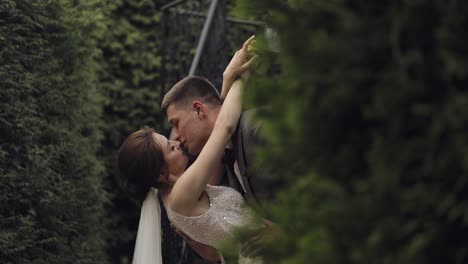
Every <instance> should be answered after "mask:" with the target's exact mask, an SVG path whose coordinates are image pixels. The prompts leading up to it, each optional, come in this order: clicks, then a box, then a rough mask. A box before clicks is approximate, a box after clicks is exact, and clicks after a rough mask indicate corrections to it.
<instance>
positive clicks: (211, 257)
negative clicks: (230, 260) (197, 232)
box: [171, 223, 221, 263]
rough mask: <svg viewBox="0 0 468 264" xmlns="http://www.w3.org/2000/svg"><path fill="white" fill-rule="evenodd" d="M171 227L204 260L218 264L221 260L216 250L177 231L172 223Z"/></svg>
mask: <svg viewBox="0 0 468 264" xmlns="http://www.w3.org/2000/svg"><path fill="white" fill-rule="evenodd" d="M171 227H172V229H174V231H175V232H176V233H177V234H178V235H179V236H181V237H182V239H183V240H184V241H185V243H187V245H189V247H190V248H192V249H193V251H195V252H197V254H198V255H199V256H200V257H201V258H203V259H204V260H207V261H209V262H214V263H216V262H218V261H219V260H220V259H221V258H220V256H219V253H218V250H217V249H216V248H214V247H211V246H208V245H205V244H202V243H200V242H197V241H195V240H193V239H192V238H190V237H189V236H188V235H187V234H185V233H184V232H182V231H180V230H179V229H177V227H175V226H174V225H173V224H172V223H171Z"/></svg>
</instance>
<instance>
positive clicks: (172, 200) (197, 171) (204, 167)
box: [168, 37, 253, 214]
mask: <svg viewBox="0 0 468 264" xmlns="http://www.w3.org/2000/svg"><path fill="white" fill-rule="evenodd" d="M252 40H253V37H252V38H250V39H248V40H247V41H246V42H245V43H244V46H243V47H242V49H240V50H239V51H238V52H236V55H234V57H233V59H232V60H231V62H230V63H229V65H228V66H227V68H226V70H225V72H224V75H226V74H236V77H237V76H239V75H242V74H246V73H247V71H248V69H249V66H250V65H251V63H252V60H253V58H252V59H250V60H248V61H246V59H247V51H248V46H249V44H250V43H251V42H252ZM243 94H244V80H242V79H241V78H238V79H236V80H235V81H234V82H233V83H232V85H231V87H230V89H229V91H228V92H227V95H226V98H225V100H224V103H223V105H222V107H221V110H220V111H219V114H218V117H217V119H216V122H215V125H214V127H213V131H212V132H211V135H210V137H209V139H208V141H207V142H206V144H205V146H204V147H203V149H202V151H201V152H200V155H199V156H198V158H197V160H196V161H195V162H194V163H193V164H192V166H190V168H188V169H187V170H186V171H185V172H184V173H183V174H182V175H181V176H180V178H179V179H178V180H177V182H176V183H175V184H174V186H173V188H172V191H171V193H170V195H169V197H168V205H169V206H170V207H171V209H172V210H174V211H176V212H179V213H183V214H185V213H187V212H190V210H192V208H194V206H195V205H196V203H197V202H198V200H199V198H200V195H201V194H202V192H203V191H204V190H205V188H206V184H207V183H208V181H209V180H210V177H211V173H210V172H211V171H213V170H215V168H216V166H217V165H218V164H219V163H220V162H221V159H222V157H223V155H224V150H225V147H226V144H227V143H228V141H229V140H230V138H231V136H232V134H233V133H234V131H235V129H236V126H237V122H238V120H239V117H240V115H241V111H242V96H243Z"/></svg>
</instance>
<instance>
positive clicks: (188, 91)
mask: <svg viewBox="0 0 468 264" xmlns="http://www.w3.org/2000/svg"><path fill="white" fill-rule="evenodd" d="M195 99H196V100H200V101H201V102H203V103H206V104H211V105H221V104H222V101H221V97H220V95H219V92H218V90H216V88H215V87H214V85H213V84H212V83H211V82H210V81H208V80H207V79H206V78H203V77H200V76H189V77H185V78H184V79H182V80H180V81H179V82H177V83H176V84H175V85H174V86H172V88H171V89H170V90H169V91H168V92H167V93H166V94H165V95H164V98H163V101H162V103H161V109H162V110H163V111H164V113H165V112H166V111H167V108H168V107H169V105H171V104H173V103H175V104H176V106H177V107H189V106H190V104H191V103H192V101H193V100H195Z"/></svg>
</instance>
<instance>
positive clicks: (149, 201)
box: [133, 188, 162, 264]
mask: <svg viewBox="0 0 468 264" xmlns="http://www.w3.org/2000/svg"><path fill="white" fill-rule="evenodd" d="M133 264H162V256H161V207H160V206H159V200H158V190H156V189H155V188H150V190H149V191H148V193H147V194H146V198H145V201H144V202H143V206H142V207H141V213H140V223H139V224H138V234H137V239H136V243H135V251H134V253H133Z"/></svg>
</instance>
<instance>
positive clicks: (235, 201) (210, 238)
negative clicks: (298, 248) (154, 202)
mask: <svg viewBox="0 0 468 264" xmlns="http://www.w3.org/2000/svg"><path fill="white" fill-rule="evenodd" d="M205 191H206V193H207V195H208V198H209V200H210V208H209V209H208V210H207V211H206V212H205V213H204V214H202V215H199V216H184V215H181V214H179V213H177V212H174V211H173V210H171V209H170V208H168V209H167V213H168V216H169V219H170V220H171V222H172V223H173V224H175V226H176V227H177V228H179V229H180V230H182V231H183V232H184V233H185V234H187V235H188V236H189V237H191V238H192V239H193V240H195V241H197V242H200V243H202V244H205V245H210V246H212V247H215V248H218V247H219V242H221V241H223V240H224V239H227V238H228V237H229V236H231V235H232V233H231V232H232V231H233V229H234V228H236V227H242V226H246V225H251V224H253V222H254V221H253V212H252V211H251V210H249V209H248V208H246V207H245V206H244V198H243V197H242V195H241V194H240V193H239V192H237V191H236V190H234V189H232V188H230V187H225V186H212V185H207V186H206V189H205ZM239 263H261V261H260V260H259V259H250V258H245V257H242V256H241V257H240V258H239Z"/></svg>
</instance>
